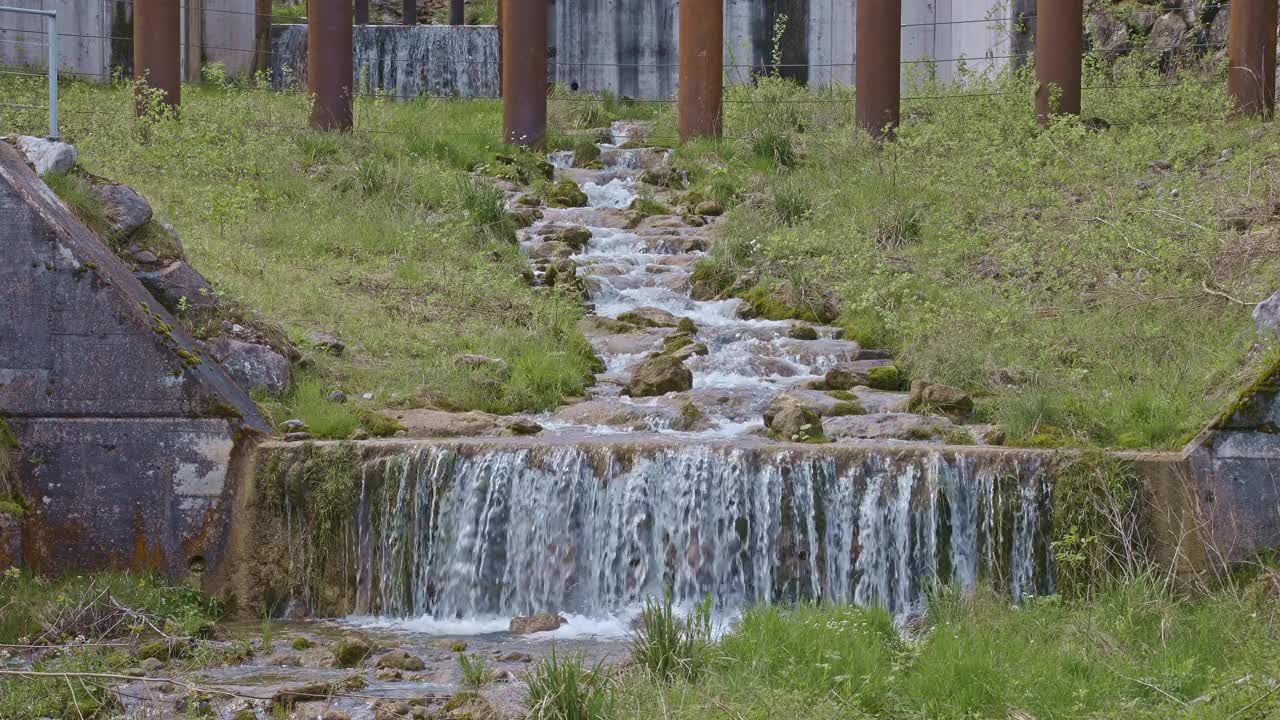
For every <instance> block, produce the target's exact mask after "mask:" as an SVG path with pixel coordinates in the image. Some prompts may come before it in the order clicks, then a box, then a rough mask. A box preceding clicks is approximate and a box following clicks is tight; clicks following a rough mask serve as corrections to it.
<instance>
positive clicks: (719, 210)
mask: <svg viewBox="0 0 1280 720" xmlns="http://www.w3.org/2000/svg"><path fill="white" fill-rule="evenodd" d="M693 212H694V214H695V215H703V216H706V217H719V216H721V215H723V214H724V206H722V205H721V204H720V203H718V202H716V201H714V200H704V201H702V202H700V203H698V206H697V207H696V208H694V210H693Z"/></svg>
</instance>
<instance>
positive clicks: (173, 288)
mask: <svg viewBox="0 0 1280 720" xmlns="http://www.w3.org/2000/svg"><path fill="white" fill-rule="evenodd" d="M134 276H135V277H137V278H138V280H140V281H142V284H143V286H145V287H146V288H147V290H149V291H150V292H151V295H152V296H153V297H155V299H156V300H157V301H159V303H160V304H161V305H163V306H165V307H166V308H167V309H168V310H169V311H170V312H175V313H176V312H181V311H182V310H183V309H184V308H187V309H191V308H197V309H199V308H211V307H214V306H216V305H217V304H218V298H217V296H216V295H215V294H214V292H213V287H212V286H210V285H209V281H207V280H205V279H204V276H203V275H201V274H200V273H198V272H196V271H195V269H194V268H192V267H191V266H190V265H188V264H187V263H185V262H183V261H181V260H179V261H177V262H175V263H171V264H170V265H169V266H168V267H166V268H164V269H163V270H159V271H156V272H140V273H134Z"/></svg>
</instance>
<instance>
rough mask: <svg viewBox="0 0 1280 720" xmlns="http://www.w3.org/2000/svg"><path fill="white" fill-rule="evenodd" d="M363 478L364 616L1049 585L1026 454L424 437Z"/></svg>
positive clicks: (912, 597) (839, 599)
mask: <svg viewBox="0 0 1280 720" xmlns="http://www.w3.org/2000/svg"><path fill="white" fill-rule="evenodd" d="M369 474H370V475H373V476H374V477H372V478H368V479H367V480H366V481H365V482H362V483H361V486H360V487H361V490H360V500H359V503H360V508H359V511H358V512H357V513H356V515H355V524H356V525H357V527H356V528H354V532H353V533H352V538H353V542H354V543H355V544H356V546H357V547H356V548H355V552H353V553H352V555H353V556H354V557H356V558H358V560H356V562H357V563H358V564H359V567H358V568H355V570H356V573H355V574H356V575H357V577H358V580H357V582H358V584H359V588H358V593H357V604H358V611H359V612H361V613H373V614H379V615H384V616H398V617H417V616H423V615H430V616H432V617H435V618H470V617H491V616H511V615H517V614H527V613H534V612H566V613H574V614H578V615H588V616H600V615H603V614H608V613H615V612H622V611H625V610H626V609H627V608H634V607H635V606H636V605H638V604H640V603H642V602H643V600H644V599H645V598H646V597H653V596H660V595H661V594H662V593H663V592H664V591H665V590H666V589H668V588H669V589H670V590H671V592H672V593H673V594H674V598H675V600H676V602H677V603H691V602H696V601H698V600H701V599H702V598H704V597H707V596H710V597H711V598H712V599H713V602H714V603H715V606H716V607H717V608H718V609H719V610H720V611H733V610H736V609H739V608H743V607H746V606H748V605H752V604H758V603H767V602H793V601H802V600H812V601H824V602H836V603H848V602H855V603H859V604H864V605H879V606H883V607H885V608H887V609H888V610H890V611H891V612H894V613H897V614H906V613H913V612H918V611H919V610H921V609H922V607H923V604H924V602H925V599H926V597H927V595H928V593H929V592H930V590H931V589H932V588H933V587H935V586H936V585H937V584H939V583H940V584H944V585H947V584H949V585H954V586H956V587H959V588H962V589H966V590H972V589H974V588H976V587H978V586H979V584H981V583H986V584H988V585H989V586H991V587H994V588H996V589H998V590H1001V591H1003V592H1006V593H1009V594H1010V595H1011V596H1013V597H1014V598H1015V599H1016V598H1020V597H1022V596H1024V595H1029V594H1035V593H1044V592H1052V558H1051V555H1050V548H1049V519H1048V508H1049V507H1050V497H1049V495H1050V483H1049V481H1048V478H1047V476H1046V474H1045V473H1043V472H1042V469H1041V466H1040V463H1039V461H1038V460H1036V459H1034V458H1032V457H1029V456H1023V455H1019V454H1016V453H992V454H989V455H982V456H977V455H954V454H947V453H944V452H941V451H936V450H934V451H926V452H907V453H892V452H886V451H883V450H879V451H872V450H868V449H848V448H847V449H844V450H842V451H841V452H831V451H821V452H819V451H813V450H809V449H778V448H776V447H767V446H750V445H748V446H737V447H733V446H729V445H723V446H721V445H710V444H691V445H669V446H663V445H643V444H642V445H616V444H610V443H599V444H581V443H580V444H557V445H548V446H543V447H512V446H503V445H500V444H498V445H491V446H485V445H469V444H460V445H453V446H450V445H439V446H415V447H413V448H411V449H407V450H405V451H403V452H401V453H399V454H396V455H392V456H390V457H388V458H384V459H382V460H380V461H379V464H378V466H377V467H376V469H375V470H372V471H371V472H370V473H369Z"/></svg>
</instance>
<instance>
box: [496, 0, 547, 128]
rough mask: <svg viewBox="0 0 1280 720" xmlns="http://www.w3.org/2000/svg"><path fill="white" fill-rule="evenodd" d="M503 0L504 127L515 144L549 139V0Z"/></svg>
mask: <svg viewBox="0 0 1280 720" xmlns="http://www.w3.org/2000/svg"><path fill="white" fill-rule="evenodd" d="M501 2H502V24H503V25H502V129H503V139H504V140H505V141H506V142H507V143H510V144H513V145H527V146H530V147H541V146H542V145H543V144H544V143H545V142H546V139H547V0H501Z"/></svg>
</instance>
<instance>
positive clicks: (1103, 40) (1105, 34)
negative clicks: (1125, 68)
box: [1089, 12, 1129, 62]
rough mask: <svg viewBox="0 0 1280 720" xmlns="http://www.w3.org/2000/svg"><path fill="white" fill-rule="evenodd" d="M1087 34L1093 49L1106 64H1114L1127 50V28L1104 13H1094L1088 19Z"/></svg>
mask: <svg viewBox="0 0 1280 720" xmlns="http://www.w3.org/2000/svg"><path fill="white" fill-rule="evenodd" d="M1089 34H1090V36H1091V37H1092V39H1093V44H1094V47H1096V48H1098V52H1099V53H1100V54H1101V55H1102V58H1103V59H1104V60H1106V61H1107V62H1115V60H1116V58H1118V57H1119V56H1120V55H1122V54H1123V53H1125V52H1127V51H1128V50H1129V28H1128V27H1127V26H1126V25H1125V24H1124V23H1123V22H1121V21H1120V20H1119V19H1117V18H1115V17H1114V16H1112V15H1110V14H1109V13H1106V12H1095V13H1094V14H1093V15H1092V16H1090V18H1089Z"/></svg>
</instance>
